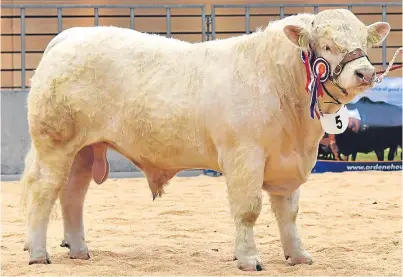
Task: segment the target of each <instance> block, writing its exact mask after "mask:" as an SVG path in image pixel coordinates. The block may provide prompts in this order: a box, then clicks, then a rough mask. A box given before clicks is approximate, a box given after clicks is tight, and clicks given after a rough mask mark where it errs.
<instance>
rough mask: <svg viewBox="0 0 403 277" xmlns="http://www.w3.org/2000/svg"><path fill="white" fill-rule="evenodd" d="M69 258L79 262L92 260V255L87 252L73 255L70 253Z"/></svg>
mask: <svg viewBox="0 0 403 277" xmlns="http://www.w3.org/2000/svg"><path fill="white" fill-rule="evenodd" d="M69 257H70V259H78V260H89V259H90V258H91V256H90V254H89V253H88V252H87V251H85V252H77V253H72V252H71V251H70V253H69Z"/></svg>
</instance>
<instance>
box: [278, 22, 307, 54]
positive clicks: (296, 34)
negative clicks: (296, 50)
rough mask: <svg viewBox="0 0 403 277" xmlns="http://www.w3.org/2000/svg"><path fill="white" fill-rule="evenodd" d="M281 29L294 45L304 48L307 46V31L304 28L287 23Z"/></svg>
mask: <svg viewBox="0 0 403 277" xmlns="http://www.w3.org/2000/svg"><path fill="white" fill-rule="evenodd" d="M283 31H284V33H285V35H286V36H287V37H288V39H289V40H290V41H291V42H292V43H294V44H295V45H296V46H298V47H301V48H304V49H306V48H308V44H309V32H308V31H307V30H306V29H305V28H303V27H301V26H297V25H287V26H285V27H284V29H283Z"/></svg>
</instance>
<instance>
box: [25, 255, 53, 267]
mask: <svg viewBox="0 0 403 277" xmlns="http://www.w3.org/2000/svg"><path fill="white" fill-rule="evenodd" d="M51 263H52V262H51V261H50V258H49V255H47V254H46V256H45V257H43V258H35V259H30V260H29V265H32V264H51Z"/></svg>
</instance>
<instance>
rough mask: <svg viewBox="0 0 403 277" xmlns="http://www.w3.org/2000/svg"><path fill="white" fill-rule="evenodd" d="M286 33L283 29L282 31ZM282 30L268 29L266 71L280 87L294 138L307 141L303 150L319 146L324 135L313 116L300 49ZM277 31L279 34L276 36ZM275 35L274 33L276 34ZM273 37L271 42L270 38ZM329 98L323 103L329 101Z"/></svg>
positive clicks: (266, 33) (302, 141)
mask: <svg viewBox="0 0 403 277" xmlns="http://www.w3.org/2000/svg"><path fill="white" fill-rule="evenodd" d="M281 31H282V30H281ZM281 31H271V30H265V32H263V34H262V35H263V36H266V39H265V40H261V41H262V42H266V43H267V46H266V49H267V50H266V51H264V52H261V53H260V55H261V57H260V58H259V59H260V60H262V61H267V64H266V69H267V74H268V76H269V79H270V82H273V83H274V84H276V87H279V88H280V89H279V91H280V93H282V95H279V97H280V99H281V100H282V103H283V109H282V110H283V112H284V116H286V117H287V118H288V119H287V120H290V121H291V122H292V124H289V125H290V126H291V127H290V129H289V130H285V131H286V132H289V133H290V135H293V136H296V137H299V138H303V137H304V139H302V140H301V142H300V143H301V144H302V145H301V147H302V148H303V149H306V147H317V145H318V144H319V141H320V139H321V138H322V137H323V135H324V132H323V129H322V127H321V124H320V121H319V120H318V119H317V118H316V117H315V118H314V119H312V118H311V117H310V111H309V106H310V103H311V96H310V94H309V93H308V92H307V91H306V90H305V85H306V71H305V66H304V63H303V62H302V59H301V54H300V49H299V48H297V47H296V46H295V45H293V44H292V43H291V42H290V41H288V39H287V38H286V37H285V36H284V35H283V34H279V32H281ZM275 32H277V33H275ZM273 33H274V34H273ZM270 38H271V39H270ZM326 97H327V96H325V97H324V98H323V99H321V100H320V101H327V98H326Z"/></svg>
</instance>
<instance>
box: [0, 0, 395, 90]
mask: <svg viewBox="0 0 403 277" xmlns="http://www.w3.org/2000/svg"><path fill="white" fill-rule="evenodd" d="M399 6H400V7H402V6H403V4H402V3H399V2H389V3H356V4H353V3H351V4H246V5H245V4H222V5H221V4H220V5H216V4H213V5H211V14H206V6H205V5H7V4H6V5H1V9H2V10H4V9H18V10H19V11H20V12H19V15H5V16H3V15H2V16H1V18H2V19H3V18H4V19H7V18H12V19H19V20H20V24H21V30H20V33H2V34H1V36H2V37H6V36H9V37H14V36H19V37H20V45H21V50H20V51H15V50H14V49H12V50H11V51H3V49H2V51H1V54H20V55H21V62H20V63H21V68H1V71H2V72H7V71H8V72H20V74H21V86H17V87H16V86H12V87H6V86H3V84H2V86H1V89H13V90H16V89H19V90H20V89H22V90H26V89H28V88H29V87H28V86H26V72H27V71H33V70H34V68H26V55H27V54H42V53H43V50H27V48H26V37H28V36H56V35H57V34H58V33H60V32H61V31H62V30H63V19H66V18H77V19H79V18H93V19H94V24H93V25H94V26H98V25H99V19H100V18H129V20H130V25H129V26H130V27H129V28H131V29H135V27H136V25H135V22H136V21H135V20H136V18H147V19H152V18H163V17H165V18H166V31H165V32H152V33H157V34H160V35H165V36H167V37H172V36H173V35H200V41H206V40H210V39H213V40H214V39H216V36H217V34H227V35H231V34H232V35H234V34H244V33H246V34H249V33H251V32H252V31H251V27H250V26H251V24H250V22H251V17H264V18H267V17H278V18H279V19H281V18H284V17H286V16H289V15H291V14H287V13H286V12H285V11H286V9H287V8H300V9H305V8H311V9H313V12H314V13H315V14H316V13H318V11H319V8H322V7H324V8H328V7H329V8H331V7H347V8H348V9H349V10H352V11H353V8H359V7H376V8H381V11H380V12H367V13H365V12H360V13H358V12H357V13H356V12H354V11H353V12H354V13H355V14H356V15H379V16H381V17H382V21H387V16H388V15H396V14H398V15H400V16H401V15H402V14H401V12H400V13H396V12H388V11H387V8H388V7H399ZM232 8H241V9H243V11H244V13H242V14H239V13H238V14H233V13H225V14H219V13H218V11H219V10H220V9H232ZM259 8H276V9H277V12H275V13H251V10H252V9H259ZM31 9H53V10H56V11H57V12H56V15H27V10H31ZM65 9H92V10H93V14H92V15H63V10H65ZM101 9H111V10H113V9H128V10H129V14H128V15H113V14H112V15H101V14H100V10H101ZM141 9H143V10H144V9H165V15H161V14H158V15H141V14H136V11H138V10H141ZM176 9H195V10H200V14H196V15H195V14H172V10H176ZM175 17H188V18H194V17H200V22H201V28H200V31H191V32H175V31H172V26H171V20H172V18H175ZM219 17H243V18H244V19H245V30H236V31H217V18H219ZM28 18H55V19H56V20H57V33H27V32H26V20H27V19H28ZM391 32H402V29H396V28H395V29H392V30H391ZM399 47H401V46H399V45H387V43H386V40H385V41H384V43H383V44H382V46H380V48H382V61H381V62H379V63H375V65H382V66H383V67H386V65H387V57H386V56H387V49H388V48H396V49H397V48H399ZM397 64H399V63H397Z"/></svg>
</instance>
